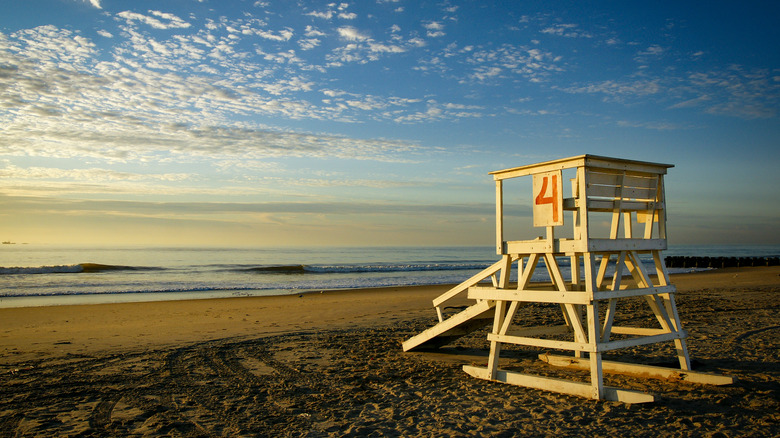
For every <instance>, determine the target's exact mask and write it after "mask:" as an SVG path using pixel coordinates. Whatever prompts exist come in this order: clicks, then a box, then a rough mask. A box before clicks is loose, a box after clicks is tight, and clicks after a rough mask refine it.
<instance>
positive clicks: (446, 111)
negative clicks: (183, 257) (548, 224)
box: [0, 0, 780, 246]
mask: <svg viewBox="0 0 780 438" xmlns="http://www.w3.org/2000/svg"><path fill="white" fill-rule="evenodd" d="M0 9H1V10H2V11H3V14H2V15H0V206H2V209H0V238H1V239H3V240H13V241H18V242H30V243H57V244H73V243H85V244H95V243H101V244H107V245H113V244H127V243H141V244H161V245H255V246H258V245H306V244H315V245H334V244H339V245H397V244H421V245H445V244H468V245H492V244H493V233H494V230H493V226H494V225H493V224H494V218H493V214H494V204H493V203H494V192H493V191H494V185H493V181H492V178H491V177H490V176H489V175H487V173H488V172H490V171H493V170H498V169H504V168H508V167H515V166H520V165H525V164H531V163H536V162H540V161H547V160H551V159H557V158H563V157H568V156H574V155H581V154H596V155H606V156H615V157H620V158H630V159H637V160H647V161H654V162H662V163H670V164H674V165H675V167H674V168H672V169H671V170H670V173H669V175H668V177H667V181H666V183H667V198H668V200H669V202H668V204H669V205H668V209H669V239H670V243H672V244H700V243H748V244H756V243H773V244H778V243H780V232H778V231H777V230H778V229H780V202H779V201H780V191H779V190H778V187H780V177H779V176H778V171H777V168H778V165H779V164H780V159H779V158H780V153H778V151H779V150H780V123H779V122H780V121H779V120H778V116H779V114H778V109H780V50H779V49H780V47H778V41H780V26H778V24H779V22H780V4H778V3H776V2H769V1H762V2H758V1H756V2H753V1H747V2H740V3H739V4H736V3H734V2H717V1H716V2H706V3H705V2H680V1H674V2H671V1H669V2H666V1H660V2H622V1H621V2H618V1H604V2H578V1H544V2H543V1H534V2H524V1H503V2H481V1H464V2H458V1H435V2H425V1H411V0H376V1H361V2H335V3H328V2H309V1H301V2H293V1H216V0H202V1H198V0H176V1H159V0H157V1H111V0H34V1H25V2H20V1H12V0H0ZM508 201H509V202H510V208H509V211H510V213H511V214H512V217H513V219H512V220H514V221H516V230H517V232H518V237H519V238H528V237H533V236H535V235H536V234H538V230H534V229H533V228H532V227H531V226H530V208H529V207H530V193H524V192H523V190H519V192H518V193H516V194H515V193H512V194H510V195H508Z"/></svg>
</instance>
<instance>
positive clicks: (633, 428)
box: [0, 267, 780, 437]
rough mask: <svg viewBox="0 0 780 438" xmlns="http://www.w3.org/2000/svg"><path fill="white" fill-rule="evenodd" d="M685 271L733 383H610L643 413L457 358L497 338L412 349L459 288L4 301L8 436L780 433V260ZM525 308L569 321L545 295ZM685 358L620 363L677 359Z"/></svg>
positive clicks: (710, 357) (0, 332)
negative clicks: (471, 370) (515, 382)
mask: <svg viewBox="0 0 780 438" xmlns="http://www.w3.org/2000/svg"><path fill="white" fill-rule="evenodd" d="M672 280H673V282H674V284H675V285H676V286H677V288H678V291H679V294H678V295H677V302H678V307H679V311H680V315H681V319H682V322H683V327H684V328H685V329H686V330H687V331H688V332H689V336H690V337H689V339H688V344H689V349H690V354H691V358H692V360H693V364H694V369H697V370H699V371H704V372H713V373H719V374H723V375H729V376H732V377H735V379H736V381H735V383H734V384H732V385H728V386H706V385H694V384H690V383H675V382H669V381H663V380H650V379H638V378H631V377H624V376H605V380H606V381H607V384H611V385H614V386H620V387H625V388H629V389H636V390H642V391H646V392H650V393H653V394H655V395H656V396H657V400H656V402H654V403H650V404H643V405H627V404H622V403H616V402H603V401H591V400H586V399H581V398H577V397H571V396H565V395H560V394H555V393H550V392H544V391H537V390H531V389H525V388H520V387H514V386H509V385H504V384H498V383H492V382H486V381H482V380H478V379H474V378H472V377H469V376H468V375H467V374H465V373H464V372H463V371H462V370H461V366H462V365H464V364H478V365H484V362H485V361H486V353H487V348H488V342H487V341H486V340H485V336H484V332H478V333H475V334H472V335H470V336H468V337H465V338H462V339H460V340H458V341H457V342H455V343H453V344H451V345H449V346H447V347H445V348H442V349H441V350H440V351H438V352H435V353H404V352H403V351H402V350H401V346H400V344H401V342H402V341H404V340H405V339H407V338H409V337H410V336H412V335H414V334H416V333H419V332H420V331H422V330H424V329H425V328H427V327H430V326H431V325H433V324H434V323H435V320H436V316H435V312H434V310H433V308H432V306H431V300H432V299H433V298H435V297H436V296H438V295H439V294H441V293H442V292H444V291H445V290H447V288H448V287H447V286H435V287H430V286H424V287H400V288H381V289H367V290H352V291H334V292H325V293H321V294H320V293H310V294H302V295H300V296H299V295H294V296H281V297H253V298H228V299H207V300H191V301H169V302H154V303H123V304H96V305H83V306H52V307H34V308H15V309H0V352H2V356H1V357H0V382H2V383H1V384H0V388H2V389H0V392H1V393H2V394H1V395H2V397H0V437H2V436H63V435H67V436H123V435H137V436H240V435H243V436H315V437H319V436H442V437H444V436H448V437H449V436H487V435H490V436H523V435H562V436H570V435H583V434H584V435H590V436H693V435H696V436H777V435H778V434H780V415H778V412H779V411H780V383H778V382H780V362H779V361H778V359H777V352H778V351H780V349H779V347H780V340H779V339H780V336H778V332H780V316H779V313H780V312H778V311H779V310H780V304H778V302H777V298H778V297H780V268H778V267H768V268H738V269H724V270H716V271H710V272H704V273H695V274H680V275H675V276H673V279H672ZM456 304H457V303H456ZM625 310H626V311H627V312H628V313H631V314H632V315H638V316H641V315H642V314H643V312H645V313H646V311H645V310H643V309H642V308H641V306H637V308H636V309H633V308H631V307H630V306H629V308H627V309H625ZM518 317H521V318H524V319H526V320H528V321H531V322H533V323H534V324H544V323H546V322H547V321H548V320H551V321H552V320H553V319H554V318H559V317H560V314H559V311H557V309H554V308H551V307H550V306H542V305H539V306H535V305H532V306H526V307H525V308H523V309H522V310H521V312H520V315H518ZM667 344H668V345H667ZM672 350H673V349H672V345H671V343H664V344H655V345H651V346H644V347H636V348H630V349H623V350H617V351H616V352H615V353H614V357H615V358H616V359H618V360H620V359H621V358H625V359H630V358H633V357H637V358H639V359H638V360H637V361H643V362H644V363H650V364H661V365H665V366H672V365H674V363H675V362H676V360H675V357H674V353H673V351H672ZM543 352H545V350H543V349H531V348H525V347H517V348H507V351H506V353H505V355H502V362H501V366H502V367H513V368H519V369H523V370H526V371H527V372H530V373H535V374H544V375H560V373H561V372H562V371H560V370H555V369H551V368H550V367H549V366H547V365H545V364H543V363H541V362H540V361H538V360H536V356H537V355H538V354H539V353H543ZM632 360H633V359H632ZM565 373H568V374H567V375H571V374H572V373H575V374H576V372H572V371H565Z"/></svg>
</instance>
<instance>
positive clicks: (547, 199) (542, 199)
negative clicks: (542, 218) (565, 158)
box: [534, 175, 559, 222]
mask: <svg viewBox="0 0 780 438" xmlns="http://www.w3.org/2000/svg"><path fill="white" fill-rule="evenodd" d="M551 176H552V189H551V192H552V193H551V194H550V196H544V194H545V193H546V192H547V186H548V185H549V184H548V180H549V177H548V176H545V177H544V178H543V179H542V190H540V191H539V194H538V195H536V199H534V203H535V204H536V205H543V204H552V209H553V222H558V215H559V212H558V202H557V200H558V175H551Z"/></svg>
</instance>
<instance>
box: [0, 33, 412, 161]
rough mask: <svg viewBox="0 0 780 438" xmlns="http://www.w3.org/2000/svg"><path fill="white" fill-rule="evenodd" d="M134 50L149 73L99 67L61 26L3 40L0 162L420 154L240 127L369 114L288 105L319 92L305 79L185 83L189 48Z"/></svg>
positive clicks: (236, 76) (221, 78) (121, 64)
mask: <svg viewBox="0 0 780 438" xmlns="http://www.w3.org/2000/svg"><path fill="white" fill-rule="evenodd" d="M130 41H132V44H133V49H134V50H137V51H141V50H143V51H144V52H145V53H147V54H148V55H149V56H148V57H147V58H146V63H145V64H146V65H144V64H141V63H138V62H136V60H134V59H131V58H127V57H124V56H122V55H121V53H120V54H118V55H115V56H114V59H113V60H111V61H101V60H98V59H97V58H96V57H95V55H96V52H95V48H94V44H92V43H91V42H90V41H89V40H87V39H85V38H83V37H80V36H79V35H76V34H74V33H72V32H70V31H67V30H60V29H56V28H54V27H53V26H44V27H41V28H36V29H33V30H26V31H22V32H18V33H16V34H13V35H11V37H10V38H0V66H2V68H1V69H0V88H2V89H3V90H4V91H3V93H1V94H0V107H2V108H3V111H0V126H3V127H4V129H5V131H4V134H3V136H2V137H0V154H3V155H10V156H31V157H49V158H79V159H85V158H94V159H100V160H104V161H106V162H130V161H134V162H143V161H155V162H160V161H166V160H179V159H182V157H187V159H193V160H197V159H199V158H198V157H215V156H216V157H246V158H252V157H254V158H258V159H259V158H261V157H270V156H276V157H280V156H287V157H303V156H310V157H342V158H351V159H366V160H379V161H398V160H405V159H406V158H403V154H404V153H407V152H409V151H411V150H415V149H417V147H416V146H415V145H413V144H411V143H408V142H398V141H392V140H378V139H351V138H347V137H341V136H336V135H328V134H312V133H305V132H288V131H282V130H276V129H273V128H268V127H264V126H262V125H257V124H254V123H249V122H237V121H234V119H235V118H237V117H238V118H246V117H249V116H254V115H261V114H265V115H275V116H282V117H285V118H288V119H301V118H312V119H326V118H327V119H331V120H332V119H340V118H348V117H349V114H350V109H354V110H356V111H357V110H360V106H361V104H358V105H352V106H350V105H346V104H345V105H344V106H343V107H341V106H325V107H318V106H315V105H313V104H311V103H309V102H307V101H305V100H295V99H291V98H288V97H285V96H286V95H291V94H293V93H299V92H303V93H306V92H309V91H313V90H314V83H313V82H312V81H309V80H307V79H306V78H305V77H303V76H301V75H289V76H288V77H282V78H279V77H272V78H266V76H267V74H268V73H267V72H265V71H263V70H260V69H259V68H258V67H257V66H254V67H251V66H243V65H240V64H237V63H235V62H231V63H230V64H229V66H228V67H227V68H229V69H227V70H224V69H223V67H222V66H221V65H217V64H215V66H214V68H215V72H214V75H213V76H212V75H211V74H201V75H198V74H192V73H191V72H187V74H177V73H175V72H174V71H172V70H171V69H177V68H182V67H181V66H179V65H178V64H173V62H174V61H171V60H170V57H171V56H173V55H171V54H173V53H176V54H177V56H178V57H179V58H177V59H178V60H177V61H176V62H177V63H186V62H189V59H188V58H187V57H186V56H185V57H184V59H180V58H181V55H182V54H185V53H191V54H190V55H189V56H191V57H192V60H193V61H195V60H196V58H197V57H200V58H203V56H202V53H203V51H202V50H201V53H198V51H197V50H196V49H195V47H194V44H193V43H191V42H192V41H194V39H193V38H185V37H182V38H181V40H178V39H171V40H167V41H165V42H164V43H159V42H156V41H154V40H153V39H150V38H144V37H143V36H141V35H138V34H131V38H130ZM176 41H178V42H179V45H177V44H175V43H176ZM203 41H204V42H205V43H207V44H211V45H212V46H214V47H219V46H220V45H221V44H223V43H221V42H220V41H219V40H218V39H214V40H213V42H212V43H208V42H207V41H206V40H205V39H203ZM195 44H197V43H195ZM207 48H208V47H207ZM266 55H267V56H268V57H269V58H268V59H269V60H272V61H274V62H275V63H284V65H289V64H290V63H293V64H294V63H296V62H297V61H296V58H295V54H294V52H291V51H287V52H278V53H275V54H266ZM63 62H67V70H64V69H63V68H62V65H63ZM165 62H169V63H171V64H170V65H165V64H164V63H165ZM198 62H203V61H198ZM150 65H151V66H159V67H160V68H161V69H162V70H161V71H157V70H154V69H152V68H150ZM169 67H170V69H169ZM199 68H201V67H200V66H199ZM232 68H237V70H236V71H235V72H234V71H233V70H230V69H232ZM263 68H266V67H263ZM350 100H353V101H355V102H359V100H358V99H354V98H351V99H350ZM399 102H401V101H400V100H399V99H395V98H393V99H390V100H388V101H387V102H386V103H385V104H386V105H395V106H399V107H400V105H399ZM176 157H178V158H176Z"/></svg>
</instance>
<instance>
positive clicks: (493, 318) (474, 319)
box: [403, 155, 732, 403]
mask: <svg viewBox="0 0 780 438" xmlns="http://www.w3.org/2000/svg"><path fill="white" fill-rule="evenodd" d="M670 167H673V166H672V165H669V164H659V163H649V162H641V161H632V160H624V159H617V158H608V157H600V156H594V155H581V156H577V157H571V158H565V159H561V160H555V161H548V162H544V163H538V164H533V165H528V166H522V167H516V168H512V169H506V170H499V171H496V172H491V175H493V178H494V180H495V183H496V249H497V253H498V254H499V255H500V256H501V259H500V260H499V261H498V262H496V263H495V264H494V265H492V266H490V267H488V268H487V269H485V270H483V271H482V272H480V273H478V274H477V275H475V276H473V277H471V278H470V279H468V280H466V281H464V282H463V283H461V284H459V285H458V286H456V287H454V288H452V289H451V290H449V291H448V292H446V293H444V294H443V295H441V296H439V297H438V298H436V299H435V300H433V305H434V307H435V309H436V312H437V315H438V319H439V322H438V323H437V324H436V325H435V326H433V327H431V328H429V329H427V330H425V331H423V332H422V333H420V334H418V335H416V336H414V337H412V338H410V339H408V340H407V341H405V342H404V343H403V349H404V351H411V350H422V349H430V348H438V347H440V346H442V345H445V344H447V343H449V342H451V341H453V340H454V339H457V338H459V337H461V336H463V335H465V334H468V333H471V332H473V331H475V330H476V329H479V328H481V327H484V326H486V325H488V324H491V323H492V325H493V327H492V330H491V332H490V333H489V334H488V335H487V339H488V341H489V342H490V353H489V356H488V363H487V367H476V366H464V367H463V369H464V371H465V372H466V373H468V374H470V375H472V376H474V377H478V378H481V379H486V380H493V381H499V382H504V383H510V384H514V385H520V386H525V387H531V388H537V389H544V390H550V391H555V392H560V393H565V394H572V395H578V396H583V397H587V398H592V399H607V400H617V401H624V402H628V403H641V402H649V401H653V400H654V398H653V396H652V395H650V394H645V393H641V392H636V391H629V390H624V389H619V388H613V387H608V386H605V385H604V379H603V373H604V372H612V373H622V374H634V375H639V376H643V377H651V378H664V379H677V380H685V381H689V382H695V383H708V384H716V385H722V384H729V383H732V379H731V378H729V377H723V376H717V375H712V374H705V373H698V372H694V371H691V363H690V358H689V356H688V349H687V347H686V342H685V339H686V337H687V334H686V332H685V331H684V330H683V328H682V325H681V324H680V317H679V315H678V313H677V306H676V304H675V300H674V294H675V292H676V289H675V287H674V285H672V284H671V283H670V280H669V274H668V272H667V270H666V267H665V265H664V261H663V258H662V257H661V251H662V250H665V249H666V203H665V198H664V183H663V176H664V175H665V174H666V172H667V169H669V168H670ZM564 173H567V174H571V176H572V178H571V179H570V184H571V188H570V189H569V190H570V192H569V194H570V196H564V184H563V178H564ZM519 177H531V180H532V184H531V185H532V204H533V223H534V226H535V227H543V228H544V229H545V230H546V235H545V236H543V237H538V238H536V239H534V240H509V241H508V240H505V236H504V234H505V227H504V219H505V214H504V188H505V187H504V182H505V181H507V180H510V179H513V178H519ZM567 185H568V184H567ZM565 212H570V214H571V218H570V223H571V228H570V229H566V230H565V231H566V233H567V234H566V236H567V237H560V236H563V234H564V233H563V231H564V225H565V220H564V216H565V214H564V213H565ZM559 234H560V236H559ZM640 258H645V259H647V260H650V259H651V260H652V263H651V264H652V268H650V269H648V267H646V266H645V264H644V263H643V261H642V260H641V259H640ZM566 260H568V262H569V271H570V273H569V275H568V276H565V274H566V271H565V270H564V269H562V268H561V267H562V265H565V263H563V262H564V261H566ZM540 265H543V266H544V267H545V268H546V270H547V273H548V274H549V278H550V279H551V281H548V282H532V281H531V279H532V276H533V274H534V271H535V269H537V267H539V266H540ZM513 266H514V267H515V268H514V269H516V271H517V275H516V281H514V282H511V281H510V275H511V272H512V269H513ZM485 280H489V281H490V282H489V283H485ZM464 293H465V294H466V295H467V298H468V299H469V300H472V304H471V305H470V306H468V307H466V308H465V309H464V310H462V311H461V312H459V313H456V314H455V315H453V316H450V317H448V318H445V316H444V313H443V311H442V309H443V308H444V306H445V304H447V303H448V302H450V301H451V300H453V299H455V298H463V294H464ZM632 297H640V298H642V299H644V301H646V303H647V305H648V306H649V308H650V310H652V313H653V315H654V318H655V320H654V321H651V323H653V324H652V325H654V326H653V327H636V326H618V325H615V324H614V322H615V314H616V311H617V308H618V307H617V304H618V301H621V300H623V299H627V298H632ZM526 303H554V304H558V305H559V306H560V309H561V313H562V320H563V321H562V322H563V324H561V325H558V326H539V327H519V326H517V322H516V321H515V314H516V312H517V310H518V309H519V308H520V307H521V306H523V305H524V304H526ZM513 326H514V327H513ZM659 342H673V343H674V346H675V350H676V354H677V359H678V360H679V363H680V369H674V368H665V367H655V366H649V365H642V364H632V363H625V362H610V361H605V360H602V353H604V352H607V351H612V350H616V349H620V348H627V347H636V346H640V345H647V344H653V343H659ZM502 344H517V345H525V346H530V347H537V348H543V349H553V350H568V351H571V352H572V353H573V354H572V355H571V356H556V355H549V354H542V355H540V356H539V357H540V359H542V360H544V361H546V362H548V363H549V364H551V365H555V366H563V367H569V368H578V369H585V370H589V371H590V383H585V382H576V381H572V380H566V379H557V378H550V377H541V376H533V375H529V374H523V373H519V372H514V371H508V370H502V369H499V368H498V359H499V355H500V352H501V346H502Z"/></svg>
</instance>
